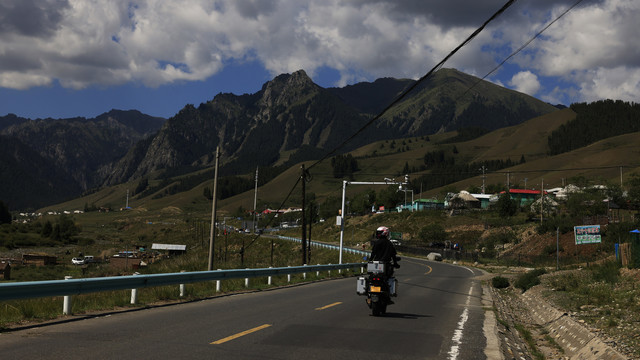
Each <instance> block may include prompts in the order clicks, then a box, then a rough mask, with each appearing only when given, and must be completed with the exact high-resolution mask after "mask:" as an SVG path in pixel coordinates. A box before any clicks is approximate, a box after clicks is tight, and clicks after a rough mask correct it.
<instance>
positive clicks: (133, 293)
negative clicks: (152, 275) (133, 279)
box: [131, 271, 140, 305]
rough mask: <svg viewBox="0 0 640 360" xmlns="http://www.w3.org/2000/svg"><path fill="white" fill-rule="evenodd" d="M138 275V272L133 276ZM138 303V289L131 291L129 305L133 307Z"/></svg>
mask: <svg viewBox="0 0 640 360" xmlns="http://www.w3.org/2000/svg"><path fill="white" fill-rule="evenodd" d="M136 275H140V273H139V272H137V271H136V272H134V273H133V276H136ZM137 302H138V289H131V305H135V304H136V303H137Z"/></svg>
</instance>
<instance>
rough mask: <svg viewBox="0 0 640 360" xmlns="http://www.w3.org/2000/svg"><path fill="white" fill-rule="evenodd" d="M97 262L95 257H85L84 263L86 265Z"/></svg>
mask: <svg viewBox="0 0 640 360" xmlns="http://www.w3.org/2000/svg"><path fill="white" fill-rule="evenodd" d="M95 261H96V260H95V259H94V258H93V255H87V256H85V257H84V263H85V264H89V263H93V262H95Z"/></svg>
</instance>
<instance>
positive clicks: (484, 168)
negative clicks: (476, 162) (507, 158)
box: [482, 165, 487, 194]
mask: <svg viewBox="0 0 640 360" xmlns="http://www.w3.org/2000/svg"><path fill="white" fill-rule="evenodd" d="M486 169H487V168H486V167H485V166H484V165H482V193H483V194H484V179H485V176H484V171H485V170H486Z"/></svg>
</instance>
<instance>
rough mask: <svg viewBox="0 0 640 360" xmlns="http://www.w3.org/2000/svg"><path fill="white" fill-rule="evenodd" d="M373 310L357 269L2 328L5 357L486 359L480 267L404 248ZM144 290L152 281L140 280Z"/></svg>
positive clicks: (1, 348) (0, 348) (1, 351)
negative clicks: (393, 290)
mask: <svg viewBox="0 0 640 360" xmlns="http://www.w3.org/2000/svg"><path fill="white" fill-rule="evenodd" d="M401 265H402V268H400V269H398V270H397V271H396V275H397V277H398V279H399V296H398V297H397V298H396V299H395V304H394V305H391V306H389V307H388V309H387V314H386V316H384V317H373V316H371V311H370V310H369V308H368V307H367V306H366V304H365V300H364V299H365V298H364V297H362V296H358V295H356V280H355V278H348V279H340V280H331V281H321V282H316V283H313V284H307V285H302V286H293V287H289V288H284V289H277V290H270V291H260V292H254V293H248V294H242V295H234V296H225V297H219V298H215V299H210V300H203V301H199V302H193V303H186V304H180V305H172V306H165V307H157V308H151V309H146V310H140V311H133V312H125V313H116V314H112V315H108V316H103V317H97V318H88V319H83V320H79V321H72V322H67V323H61V324H55V325H47V326H42V327H38V328H30V329H26V330H19V331H14V332H5V333H0V354H1V357H2V359H118V358H121V359H134V358H136V359H151V358H155V359H172V358H173V359H187V358H188V359H305V360H309V359H376V360H378V359H485V358H486V357H485V355H484V348H485V346H486V339H485V338H484V335H483V321H484V309H483V307H482V304H481V302H480V296H481V292H482V289H481V286H480V283H479V282H478V281H475V280H473V278H474V276H477V275H480V272H479V271H478V270H475V269H470V268H466V267H458V266H453V265H449V264H444V263H437V262H426V261H422V260H416V259H410V258H403V260H402V261H401ZM141 291H148V290H147V289H143V290H141Z"/></svg>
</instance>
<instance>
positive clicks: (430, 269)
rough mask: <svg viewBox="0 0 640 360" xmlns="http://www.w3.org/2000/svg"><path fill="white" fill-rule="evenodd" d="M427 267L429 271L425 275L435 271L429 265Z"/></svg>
mask: <svg viewBox="0 0 640 360" xmlns="http://www.w3.org/2000/svg"><path fill="white" fill-rule="evenodd" d="M427 267H428V268H429V271H427V272H426V273H424V274H425V275H429V274H431V272H432V271H433V268H432V267H431V266H429V265H427Z"/></svg>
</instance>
